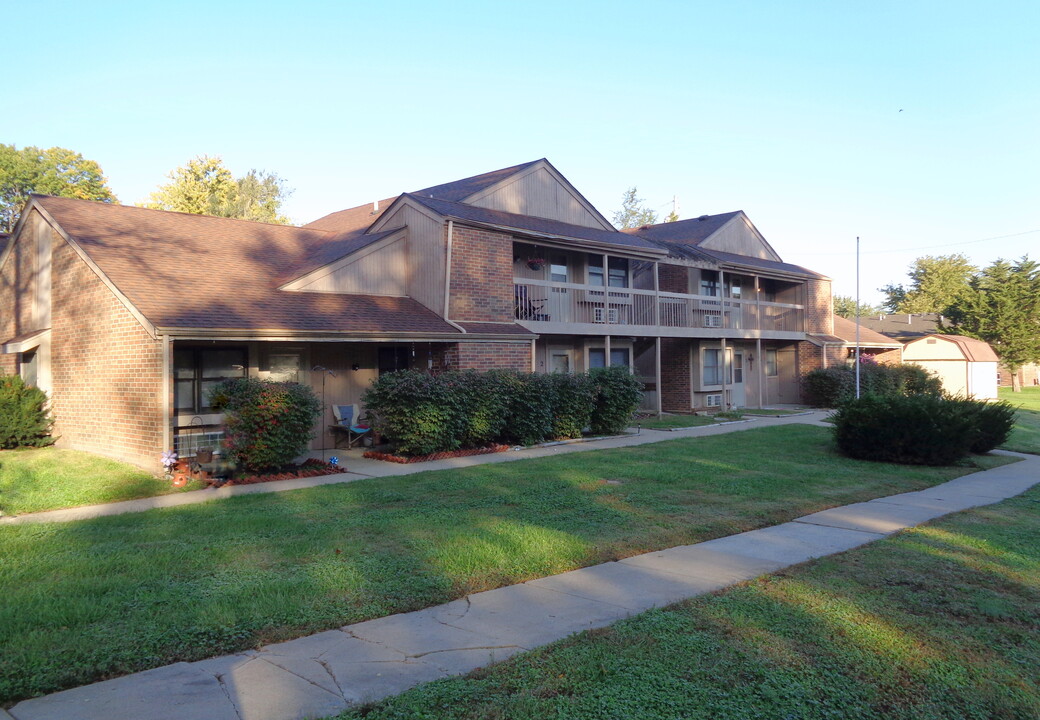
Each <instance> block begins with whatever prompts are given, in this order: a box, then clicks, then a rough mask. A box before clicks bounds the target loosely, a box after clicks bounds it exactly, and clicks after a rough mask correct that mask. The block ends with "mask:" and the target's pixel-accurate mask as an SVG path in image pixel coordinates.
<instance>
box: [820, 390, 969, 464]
mask: <svg viewBox="0 0 1040 720" xmlns="http://www.w3.org/2000/svg"><path fill="white" fill-rule="evenodd" d="M976 417H977V415H975V414H974V411H973V410H969V409H968V408H966V407H965V404H964V403H963V402H960V401H956V400H947V399H944V398H942V397H939V396H936V395H910V396H902V395H896V396H877V395H867V396H864V397H861V398H859V399H858V400H855V399H853V400H849V401H847V402H845V403H843V404H842V405H841V406H840V408H839V409H838V411H837V413H835V415H834V418H833V419H834V438H835V440H836V441H837V444H838V448H839V449H840V450H841V452H842V453H843V454H844V455H847V456H848V457H852V458H857V459H860V460H875V461H879V462H894V463H901V464H905V465H950V464H952V463H954V462H956V461H957V460H960V459H961V458H963V457H964V456H966V455H967V454H968V453H969V452H970V451H971V448H972V446H973V445H974V443H975V442H976V439H977V437H978V434H979V433H978V430H977V421H976Z"/></svg>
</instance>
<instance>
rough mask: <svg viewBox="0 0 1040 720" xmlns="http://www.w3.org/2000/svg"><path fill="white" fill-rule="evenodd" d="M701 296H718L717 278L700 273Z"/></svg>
mask: <svg viewBox="0 0 1040 720" xmlns="http://www.w3.org/2000/svg"><path fill="white" fill-rule="evenodd" d="M700 294H701V295H707V296H708V297H718V296H719V281H718V279H717V278H713V277H711V276H710V275H708V274H707V271H703V270H702V271H701V292H700Z"/></svg>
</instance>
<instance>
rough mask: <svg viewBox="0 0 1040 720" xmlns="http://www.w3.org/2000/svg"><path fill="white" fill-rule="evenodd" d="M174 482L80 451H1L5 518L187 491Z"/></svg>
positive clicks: (0, 508) (0, 500) (0, 510)
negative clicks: (176, 485)
mask: <svg viewBox="0 0 1040 720" xmlns="http://www.w3.org/2000/svg"><path fill="white" fill-rule="evenodd" d="M201 487H203V485H202V483H200V482H198V481H192V482H191V483H189V484H188V485H187V486H185V487H183V488H175V487H173V486H172V485H171V484H170V481H169V480H164V479H163V478H160V477H156V476H154V475H151V474H149V473H147V472H145V471H144V470H141V469H140V468H137V467H134V466H133V465H128V464H126V463H121V462H118V461H116V460H109V459H107V458H102V457H98V456H97V455H91V454H90V453H85V452H78V451H75V450H59V449H57V448H52V447H51V448H40V449H36V450H4V451H0V514H2V515H20V514H22V513H32V512H40V511H42V510H56V509H58V508H68V507H77V506H79V505H94V504H98V503H110V502H118V501H120V500H136V499H137V498H143V497H153V496H155V495H165V494H167V493H173V492H183V491H185V490H198V489H199V488H201Z"/></svg>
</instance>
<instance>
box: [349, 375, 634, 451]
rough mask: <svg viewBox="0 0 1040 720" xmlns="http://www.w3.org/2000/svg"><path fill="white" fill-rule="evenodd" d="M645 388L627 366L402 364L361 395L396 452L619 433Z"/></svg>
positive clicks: (529, 442) (374, 421) (446, 449)
mask: <svg viewBox="0 0 1040 720" xmlns="http://www.w3.org/2000/svg"><path fill="white" fill-rule="evenodd" d="M641 389H642V385H641V384H640V383H639V381H637V380H635V378H633V377H632V376H631V374H630V373H629V372H628V370H627V368H611V369H610V370H604V371H594V372H593V373H591V374H587V375H569V374H564V373H552V374H542V373H519V372H512V371H504V370H499V371H492V372H487V373H478V372H475V371H472V370H470V371H466V372H447V373H441V374H438V375H431V374H428V373H424V372H419V371H415V370H404V371H399V372H395V373H389V374H387V375H384V376H382V377H380V378H379V379H378V380H377V381H376V382H375V383H373V384H372V386H371V387H369V389H368V390H366V391H365V394H364V397H363V400H362V401H363V402H364V404H365V407H366V409H367V410H368V412H369V414H370V415H371V416H372V418H373V423H374V425H375V427H376V429H378V430H379V432H380V433H381V434H382V435H384V436H386V437H387V438H388V439H390V440H391V442H392V444H393V445H394V446H395V448H396V451H397V452H399V453H401V454H406V455H429V454H432V453H437V452H448V451H452V450H457V449H460V448H477V447H484V446H487V445H489V444H493V443H497V442H509V443H516V444H520V445H534V444H536V443H540V442H544V441H546V440H558V439H565V438H577V437H581V434H582V432H583V431H584V430H585V429H586V428H588V427H590V426H591V427H592V429H593V431H594V432H597V433H613V432H621V431H622V430H624V429H625V427H626V426H627V425H628V423H629V422H630V421H631V418H632V412H633V410H634V409H635V407H636V406H637V405H638V403H639V397H640V395H639V393H640V392H641Z"/></svg>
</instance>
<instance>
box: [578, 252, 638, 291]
mask: <svg viewBox="0 0 1040 720" xmlns="http://www.w3.org/2000/svg"><path fill="white" fill-rule="evenodd" d="M588 268H589V285H599V286H600V287H602V286H603V284H604V283H603V279H604V278H603V256H602V255H589V256H588ZM606 281H607V285H609V286H610V287H616V288H625V287H628V286H629V284H630V272H629V265H628V258H618V257H612V258H607V276H606Z"/></svg>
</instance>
